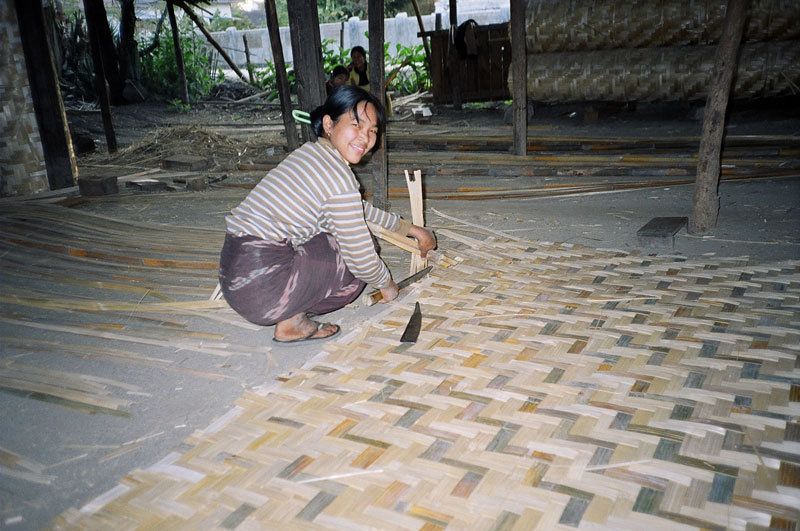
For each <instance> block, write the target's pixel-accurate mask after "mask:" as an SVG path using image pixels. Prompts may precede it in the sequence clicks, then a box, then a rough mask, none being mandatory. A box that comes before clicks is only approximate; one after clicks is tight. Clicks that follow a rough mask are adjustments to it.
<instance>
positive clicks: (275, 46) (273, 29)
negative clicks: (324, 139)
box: [264, 0, 300, 151]
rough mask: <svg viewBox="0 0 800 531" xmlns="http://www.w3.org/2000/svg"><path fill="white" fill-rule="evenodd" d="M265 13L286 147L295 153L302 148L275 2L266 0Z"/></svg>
mask: <svg viewBox="0 0 800 531" xmlns="http://www.w3.org/2000/svg"><path fill="white" fill-rule="evenodd" d="M264 11H265V12H266V16H267V29H268V31H269V42H270V45H271V46H272V61H273V63H274V64H275V77H276V81H277V85H278V97H279V98H280V102H281V111H282V114H283V127H284V129H285V130H286V145H287V147H288V148H289V151H294V150H295V149H297V148H298V147H300V138H299V137H298V136H297V125H296V124H295V123H294V118H292V94H291V92H290V90H289V78H288V76H287V75H286V63H285V62H284V59H283V44H282V43H281V28H280V25H278V11H277V9H276V7H275V0H264Z"/></svg>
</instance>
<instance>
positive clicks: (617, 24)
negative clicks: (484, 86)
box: [526, 0, 800, 53]
mask: <svg viewBox="0 0 800 531" xmlns="http://www.w3.org/2000/svg"><path fill="white" fill-rule="evenodd" d="M726 6H727V1H719V0H717V1H713V0H709V1H686V0H642V1H638V2H598V1H597V0H571V1H566V2H565V1H562V0H529V1H528V6H527V9H526V26H527V30H526V34H527V52H528V53H542V52H566V51H584V50H607V49H614V48H651V47H659V46H686V45H698V44H713V43H716V42H718V40H719V36H720V35H721V34H722V25H723V22H724V20H725V10H726ZM745 39H746V40H748V41H773V40H794V39H800V2H797V0H753V1H751V2H750V6H749V11H748V22H747V26H746V28H745Z"/></svg>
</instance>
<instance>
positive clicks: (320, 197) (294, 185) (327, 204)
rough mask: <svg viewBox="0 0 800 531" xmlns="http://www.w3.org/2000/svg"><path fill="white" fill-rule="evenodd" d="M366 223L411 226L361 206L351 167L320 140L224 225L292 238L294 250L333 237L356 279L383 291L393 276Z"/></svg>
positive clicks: (293, 157) (404, 229) (276, 172)
mask: <svg viewBox="0 0 800 531" xmlns="http://www.w3.org/2000/svg"><path fill="white" fill-rule="evenodd" d="M365 219H366V220H369V221H371V222H373V223H377V224H378V225H380V226H382V227H384V228H387V229H390V230H394V231H397V232H400V233H402V234H407V233H408V229H409V228H410V227H411V224H410V223H409V222H408V221H405V220H403V219H402V218H400V216H398V215H397V214H391V213H388V212H384V211H383V210H380V209H378V208H375V207H373V206H372V205H370V204H369V203H367V202H365V201H362V199H361V194H360V193H359V191H358V181H357V180H356V178H355V175H353V172H352V170H351V169H350V165H349V163H348V162H347V161H346V160H345V159H344V157H342V156H341V154H339V152H338V151H337V150H336V148H335V147H334V146H333V145H332V144H331V143H330V142H329V141H328V140H326V139H324V138H321V139H319V140H317V141H316V142H307V143H305V144H303V145H302V146H300V147H299V148H298V149H296V150H295V151H293V152H292V153H290V154H289V155H288V156H287V157H286V158H285V159H284V160H283V161H282V162H281V163H280V164H279V165H278V166H277V167H275V168H273V169H272V170H270V171H269V173H267V175H266V176H265V177H264V178H263V179H262V180H261V182H259V183H258V185H256V187H255V188H254V189H253V190H252V191H251V192H250V194H248V196H247V197H246V198H245V200H244V201H242V202H241V203H240V204H239V206H237V207H236V208H234V209H233V210H232V211H231V214H230V215H229V216H227V217H226V218H225V221H226V223H227V228H228V231H229V232H231V233H233V234H237V235H251V236H256V237H258V238H263V239H269V240H276V241H284V240H286V239H289V240H290V241H291V242H292V245H293V246H294V247H297V246H298V245H301V244H303V243H305V242H307V241H308V240H310V239H311V238H313V237H314V236H316V235H317V234H319V233H320V232H329V233H330V234H332V235H333V236H334V237H335V238H336V240H337V241H338V242H339V248H340V250H341V253H342V258H343V259H344V262H345V264H346V265H347V268H348V269H349V270H350V272H351V273H352V274H353V276H355V277H356V278H359V279H361V280H363V281H364V282H366V283H367V284H370V285H372V286H375V287H377V288H383V287H386V285H387V284H388V283H389V281H390V279H391V274H390V273H389V269H388V268H387V267H386V264H384V263H383V261H382V260H381V259H380V257H379V256H378V253H377V252H376V251H375V246H374V244H373V242H372V237H371V234H370V232H369V228H368V227H367V224H366V221H365Z"/></svg>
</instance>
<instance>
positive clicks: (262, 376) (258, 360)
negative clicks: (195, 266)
mask: <svg viewBox="0 0 800 531" xmlns="http://www.w3.org/2000/svg"><path fill="white" fill-rule="evenodd" d="M422 103H424V102H422V101H416V102H412V104H411V105H408V106H402V105H400V106H397V107H396V108H395V115H394V116H393V117H392V119H391V121H390V124H389V137H390V138H391V137H392V136H393V135H394V136H395V137H396V138H400V137H402V136H403V135H409V136H410V135H421V134H429V135H431V137H447V136H448V135H452V136H464V135H469V134H478V135H482V136H481V138H484V139H485V138H490V137H491V135H508V134H510V131H511V129H510V125H509V124H508V123H506V121H505V116H506V111H507V109H506V107H505V105H503V104H502V103H498V104H492V105H469V106H466V107H465V108H464V109H463V110H461V111H454V110H453V109H452V108H451V107H449V106H438V107H437V106H431V110H432V112H433V115H432V116H431V118H430V120H429V121H427V123H417V122H416V121H415V120H414V117H413V116H412V107H413V106H414V105H420V104H422ZM587 107H588V106H587V105H585V104H580V105H578V104H576V105H560V106H536V107H535V108H533V109H532V115H531V117H530V121H529V136H541V137H559V138H562V139H564V138H576V137H580V138H595V139H598V140H609V139H615V138H647V139H653V138H662V139H663V138H672V137H675V138H678V137H691V136H697V135H699V132H700V120H699V118H698V117H699V109H698V108H697V107H696V106H691V105H688V104H682V105H666V104H659V105H655V104H653V105H639V106H637V107H636V108H635V109H633V108H631V107H629V106H610V105H594V106H592V110H593V111H596V112H597V119H596V121H593V120H591V119H589V120H586V115H587ZM68 114H69V118H70V125H71V127H72V130H73V132H79V133H85V134H87V135H89V136H90V137H92V138H93V139H94V141H95V142H96V144H97V150H96V151H95V152H94V153H87V154H82V155H80V157H79V168H80V170H81V173H82V175H86V174H89V173H92V172H103V171H111V170H112V169H113V171H116V172H121V174H122V175H130V174H132V173H136V172H143V171H153V170H155V169H157V168H159V165H160V161H161V160H162V159H163V157H164V155H165V154H174V153H183V154H188V153H195V154H196V153H202V154H205V155H207V156H208V158H209V159H210V160H211V168H210V169H209V170H207V171H205V172H204V173H203V174H204V175H206V176H207V177H208V181H209V183H210V186H209V187H208V188H207V189H206V190H203V191H198V192H190V191H185V190H182V189H178V188H175V189H168V190H165V191H161V192H140V191H136V190H133V189H130V188H126V187H125V186H120V193H119V194H115V195H109V196H101V197H82V198H81V197H72V198H69V200H68V201H66V202H65V203H64V204H65V205H68V206H69V207H70V208H71V209H74V211H75V212H80V213H86V214H91V215H98V216H104V217H105V218H97V219H98V220H101V219H109V218H110V219H111V220H119V221H123V222H127V223H147V224H148V229H149V230H154V231H155V230H157V229H158V227H163V228H164V234H166V235H168V236H167V237H169V238H173V240H174V242H175V244H176V245H177V244H179V243H181V242H182V239H184V238H185V237H186V236H184V235H183V231H185V232H186V233H188V234H196V232H193V231H198V230H201V229H202V230H207V231H209V233H210V232H213V236H214V237H217V236H218V235H219V234H222V233H223V232H224V217H225V215H226V214H227V213H228V212H229V211H230V209H231V208H233V207H235V206H236V205H237V204H238V202H239V201H241V200H242V199H243V198H244V197H245V195H246V194H247V192H248V190H249V187H251V186H252V185H253V184H255V183H256V182H257V181H258V180H259V179H260V178H261V177H262V176H263V174H264V171H265V170H263V169H240V168H242V167H244V168H248V167H252V165H258V164H270V163H274V162H275V161H277V160H279V159H280V157H281V155H282V154H283V153H284V152H285V147H284V146H285V142H284V140H283V125H282V120H281V117H280V113H279V110H278V108H277V107H276V106H274V105H256V104H248V105H241V104H233V103H230V102H221V101H216V102H205V103H200V104H196V105H193V107H192V110H191V111H189V112H185V113H178V112H173V111H170V110H169V109H168V108H167V106H166V105H164V104H160V103H145V104H138V105H129V106H125V107H119V108H115V109H114V111H113V117H114V124H115V128H116V133H117V140H118V143H119V145H120V148H121V150H120V152H119V153H117V154H116V155H114V156H111V157H109V156H108V154H107V153H106V150H105V147H104V133H103V129H102V122H101V119H100V115H99V113H98V112H97V111H96V110H80V109H71V110H70V111H69V113H68ZM728 134H730V135H739V136H765V135H774V136H781V137H787V138H788V139H789V140H790V142H789V144H790V146H788V147H786V148H783V149H785V152H786V153H788V154H787V155H786V156H785V157H784V162H782V163H780V164H782V165H783V166H782V168H783V169H785V170H786V171H783V172H782V173H781V174H780V175H776V176H775V177H774V178H759V179H742V180H737V181H730V182H724V183H723V184H722V185H721V187H720V196H721V199H720V203H721V208H720V217H719V221H718V223H717V226H716V227H715V228H714V229H713V230H712V231H711V232H709V233H708V234H705V235H691V234H687V232H686V229H685V228H683V229H681V230H680V231H679V232H678V233H677V234H676V235H675V239H674V244H670V243H671V242H669V243H664V242H656V243H654V242H644V243H642V242H641V241H640V240H639V239H638V238H637V234H636V233H637V230H638V229H639V228H641V227H642V226H643V225H644V224H646V223H647V222H648V221H649V220H650V219H652V218H653V217H659V216H661V217H674V216H679V217H683V216H689V215H691V207H692V193H693V188H692V186H690V185H685V184H674V185H665V186H652V187H643V188H629V189H624V190H623V189H620V190H604V191H596V192H585V191H583V192H580V193H578V192H576V193H567V194H563V195H547V196H539V197H535V196H529V197H514V198H498V197H493V198H490V199H484V200H479V201H476V200H466V199H464V198H460V199H443V198H440V199H432V198H429V199H427V200H426V201H425V215H426V224H427V225H428V226H429V227H431V228H433V229H434V230H435V231H440V234H439V237H438V241H439V246H440V249H443V250H446V249H448V248H455V247H457V246H458V244H459V243H458V241H455V240H453V239H452V238H450V237H448V236H446V234H447V232H448V231H451V232H452V231H453V230H454V229H457V230H458V231H459V233H460V234H463V235H467V236H469V237H472V238H486V237H513V238H520V239H524V240H530V241H543V242H544V241H546V242H563V243H568V244H574V245H577V246H590V247H595V248H603V249H609V248H610V249H618V250H620V251H623V252H626V253H629V252H638V253H642V254H654V253H658V254H674V255H676V256H683V257H727V256H748V257H750V258H751V260H753V261H756V262H771V263H772V262H781V261H784V260H797V259H800V230H798V227H800V208H798V207H800V179H798V177H799V176H800V170H798V169H797V168H798V167H800V160H798V159H799V158H800V155H798V152H797V148H798V135H800V105H797V101H796V99H795V100H794V101H792V102H785V101H784V102H777V103H776V102H773V103H772V104H771V105H768V106H765V105H762V104H755V103H750V104H746V105H745V104H741V105H738V106H736V107H735V108H734V109H733V112H732V114H731V120H730V121H729V124H728ZM792 150H794V151H792ZM434 155H436V156H440V155H442V154H441V153H432V152H430V151H428V150H425V149H423V148H420V147H417V148H406V149H405V150H404V153H403V156H404V157H406V158H405V159H404V160H409V161H412V162H411V163H409V164H410V165H411V167H410V168H409V169H413V167H414V165H413V161H414V160H415V157H416V158H418V159H419V162H420V163H428V162H429V161H430V160H431V159H433V158H435V157H434ZM393 156H399V154H398V153H397V152H393V151H391V150H390V151H389V157H390V159H391V158H392V157H393ZM443 156H445V157H446V156H448V155H447V154H445V155H443ZM465 156H467V155H466V154H465V153H464V152H459V151H454V152H453V154H452V157H453V159H454V160H455V159H457V158H459V157H465ZM683 156H685V153H684V152H682V151H679V152H676V157H683ZM501 158H502V157H501ZM506 158H507V157H506ZM492 160H494V159H492ZM498 160H499V159H498ZM501 162H502V164H509V162H508V161H507V160H504V161H494V162H490V163H489V164H488V168H489V170H492V168H494V167H495V166H499V165H501ZM248 165H249V166H248ZM390 165H391V162H390ZM445 166H446V165H445ZM461 167H466V168H467V170H468V169H469V164H468V163H462V166H461ZM792 168H794V170H792ZM445 169H446V168H445ZM524 169H525V167H524V166H520V174H518V175H514V174H508V173H506V174H502V173H500V174H493V175H492V176H491V177H489V176H487V173H486V172H483V171H481V172H473V173H470V172H469V171H467V170H464V171H462V172H461V173H458V172H453V173H448V172H447V171H444V170H443V171H441V172H439V173H437V174H436V175H424V176H423V178H424V186H425V187H426V189H429V190H434V189H448V190H458V189H465V188H469V189H477V188H489V187H501V188H503V189H514V188H519V189H526V188H529V187H531V186H533V185H534V184H536V185H537V186H538V184H540V183H541V182H546V183H550V184H552V183H556V182H558V180H559V179H562V178H564V179H574V178H575V174H574V173H573V174H570V175H565V176H562V175H554V176H551V177H543V178H542V177H537V176H525V175H523V174H522V173H521V172H522V171H523V170H524ZM356 173H357V175H358V176H359V177H360V178H361V180H362V184H364V185H365V189H369V188H370V183H369V177H368V172H365V171H363V169H361V170H360V169H356ZM548 179H549V180H548ZM401 187H405V182H404V180H403V178H402V176H401V175H399V174H398V173H397V172H395V173H392V174H390V179H389V188H390V190H391V189H393V188H401ZM73 195H74V194H73ZM390 200H391V208H392V210H395V211H397V212H399V213H400V214H402V215H404V216H408V215H409V214H410V208H409V206H408V201H407V199H405V198H402V197H394V198H390ZM150 224H154V225H150ZM217 233H219V234H217ZM382 248H383V257H384V259H385V260H386V262H387V264H388V265H389V267H390V269H391V270H392V273H393V275H394V276H395V277H396V278H398V279H399V278H403V277H405V276H406V275H407V274H408V257H407V255H406V254H405V253H404V252H402V251H399V250H398V249H396V248H393V247H391V246H387V245H384V246H383V247H382ZM87 276H91V271H89V272H87ZM27 282H30V286H31V287H33V288H37V287H39V286H38V285H37V280H36V279H35V278H31V279H30V280H28V281H27ZM40 289H41V288H40ZM75 289H76V292H75V293H74V294H72V295H74V296H75V297H76V298H83V297H84V294H83V293H82V292H81V291H80V290H78V288H75ZM134 302H135V301H134ZM15 311H21V312H22V313H23V314H24V313H25V312H28V311H29V312H30V313H31V314H32V316H31V321H35V320H36V319H37V318H40V317H42V315H44V311H42V313H41V314H40V313H36V311H35V310H28V309H25V310H24V311H22V310H17V309H16V308H11V309H3V312H4V315H11V316H12V317H13V316H14V315H16V314H14V313H13V312H15ZM378 311H379V310H376V309H374V308H373V309H370V308H364V307H358V306H352V307H347V308H344V309H342V310H339V311H338V312H334V314H331V315H330V316H329V319H330V320H331V321H334V322H336V323H338V324H340V325H341V326H342V328H343V329H344V330H345V332H347V331H348V330H354V329H355V328H356V327H357V326H358V324H359V323H363V322H365V321H368V320H370V319H371V318H373V317H374V315H375V314H376V313H377V312H378ZM69 315H70V317H71V318H72V317H73V314H69ZM75 315H77V314H75ZM90 315H91V313H90ZM80 317H81V315H77V316H75V317H74V318H75V319H78V318H80ZM49 318H51V317H50V316H49V315H48V316H47V319H49ZM230 318H235V316H230ZM176 319H177V317H176ZM139 324H140V323H139V322H138V321H137V320H136V319H129V318H128V317H127V316H126V317H125V319H123V320H122V322H121V323H120V324H119V326H120V327H123V328H125V329H127V328H131V327H133V328H135V327H136V326H139ZM142 326H144V325H142ZM148 326H149V325H148ZM183 326H185V327H186V329H187V330H188V331H190V332H192V333H195V334H201V333H203V334H212V333H216V334H219V335H220V337H224V338H225V341H229V342H231V343H232V344H233V345H235V346H236V347H239V348H242V349H251V350H252V351H253V352H257V351H258V352H261V351H266V350H267V349H265V348H264V345H265V344H268V342H269V338H270V337H271V335H272V330H271V327H266V328H263V329H258V330H250V329H242V328H240V327H233V326H225V325H224V323H216V324H213V325H209V324H208V321H206V320H202V319H188V318H187V320H186V323H185V324H184V325H183ZM26 330H27V329H25V330H23V327H22V326H18V327H13V326H5V327H4V328H3V330H2V336H3V337H4V338H8V337H10V338H13V339H15V340H16V341H17V342H18V343H24V342H26V341H30V340H31V339H30V337H29V336H28V334H29V332H27V331H26ZM30 333H31V334H39V335H35V336H32V337H35V338H36V339H35V341H45V340H47V341H53V342H56V341H61V340H62V338H63V337H64V334H55V333H53V334H45V333H39V332H30ZM51 336H52V337H51ZM70 338H71V336H70ZM209 341H210V340H209ZM120 348H121V347H120ZM131 348H134V347H131ZM230 348H231V349H232V348H233V347H230ZM135 349H136V351H137V354H138V355H141V356H150V357H151V358H149V359H156V358H158V359H163V360H164V361H165V363H166V362H169V364H168V366H169V367H170V368H181V369H183V368H184V367H185V368H187V370H188V369H189V368H190V369H191V370H192V371H197V372H198V373H199V372H200V371H207V372H213V373H214V374H220V375H221V376H220V379H219V380H215V381H211V380H208V381H207V380H202V379H199V378H194V379H193V377H192V376H191V375H189V373H188V372H187V373H186V374H184V375H182V376H176V374H175V373H171V372H168V371H165V370H160V369H158V368H155V369H148V368H146V367H145V368H139V367H133V366H130V367H129V366H114V367H111V368H108V367H107V366H104V365H103V364H101V363H100V362H96V361H92V360H91V359H90V358H86V359H84V358H80V359H79V360H78V361H72V360H68V359H61V358H58V359H59V360H60V361H59V362H58V363H59V364H60V367H59V368H60V369H61V370H64V371H68V370H71V371H74V372H76V373H82V372H87V373H91V374H96V375H97V376H98V377H103V378H108V379H111V378H116V379H118V380H124V381H125V382H129V383H131V386H132V387H131V388H132V389H133V384H135V391H136V392H135V393H133V392H130V393H128V394H127V395H126V397H127V398H128V399H130V400H132V401H133V402H134V405H133V406H132V407H131V409H132V415H131V417H130V418H129V419H123V418H121V417H108V418H101V416H90V415H85V414H82V413H74V412H72V411H70V412H68V414H65V413H62V411H61V409H59V408H58V407H57V406H52V405H51V404H47V403H42V402H36V401H34V400H27V399H25V398H24V397H19V396H10V395H9V396H8V397H4V400H2V406H0V407H2V418H3V425H4V428H5V427H6V426H15V427H17V428H16V429H14V430H9V429H2V430H0V447H2V448H4V449H8V450H10V451H13V452H16V453H17V454H19V455H22V456H24V457H25V458H26V459H29V460H30V462H36V463H42V464H43V465H44V467H43V468H42V470H41V471H40V472H42V474H46V475H42V476H37V477H39V478H40V479H41V478H42V477H43V478H45V479H44V480H41V481H40V482H38V483H37V482H35V481H26V480H25V477H23V476H19V477H15V478H13V481H14V483H13V484H11V485H10V486H6V487H3V500H4V501H3V507H2V517H1V518H0V522H2V523H0V527H3V528H7V529H38V528H41V527H43V526H46V525H48V522H51V521H52V519H53V518H54V517H56V516H57V515H59V514H60V513H61V512H62V511H64V510H65V509H67V508H70V507H74V508H79V509H80V508H84V507H87V504H90V503H92V500H96V499H97V497H98V496H102V495H103V494H104V493H106V492H108V491H109V489H112V488H114V486H115V485H116V483H117V482H118V481H119V479H120V478H121V477H123V476H124V475H125V474H126V473H128V472H129V471H130V470H132V469H134V468H137V467H147V466H150V465H151V464H153V463H157V462H160V461H161V460H162V459H164V457H165V456H166V455H168V454H169V452H170V451H172V450H173V449H174V448H176V447H179V446H180V445H181V442H182V441H183V440H185V439H186V437H188V436H189V435H190V434H191V433H192V431H193V430H196V429H202V428H205V427H207V426H209V424H210V423H212V422H213V421H214V420H215V419H217V418H219V417H220V416H221V415H223V414H225V412H226V411H228V410H229V409H230V405H231V404H232V403H233V401H234V400H235V399H236V398H237V397H238V396H239V395H240V394H241V393H242V391H243V390H244V389H252V388H255V387H262V386H268V385H270V383H271V382H274V379H275V377H276V376H277V375H280V374H282V373H285V372H287V371H291V370H292V369H293V368H295V367H298V366H300V365H302V363H304V362H305V361H306V360H308V359H309V358H310V357H312V356H314V355H315V354H316V351H306V352H299V353H298V352H297V351H291V350H290V349H288V348H278V347H272V348H271V351H270V352H269V354H263V355H262V354H253V355H247V356H239V355H236V354H231V356H230V357H229V358H225V359H223V361H222V362H221V361H220V358H219V357H215V356H211V355H205V356H204V355H199V354H196V353H191V355H187V354H186V353H184V352H182V351H181V349H180V348H161V347H152V346H147V345H138V346H136V347H135ZM258 349H261V350H258ZM24 356H28V358H31V356H29V355H28V354H24V353H23V354H20V353H18V352H16V350H15V349H13V348H8V349H6V350H5V351H4V357H3V359H4V361H5V360H6V359H7V357H24ZM267 356H268V357H267ZM46 363H52V362H50V361H47V362H46ZM120 367H123V368H120ZM106 371H107V372H106ZM109 381H110V380H109ZM67 418H68V419H69V421H68V422H66V421H65V419H67ZM87 439H90V440H91V444H87V442H86V441H87ZM45 480H46V481H45Z"/></svg>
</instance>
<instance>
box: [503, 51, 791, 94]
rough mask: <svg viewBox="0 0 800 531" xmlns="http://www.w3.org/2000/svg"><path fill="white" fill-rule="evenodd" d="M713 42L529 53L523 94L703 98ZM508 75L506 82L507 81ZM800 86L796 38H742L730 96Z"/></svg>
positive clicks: (710, 69)
mask: <svg viewBox="0 0 800 531" xmlns="http://www.w3.org/2000/svg"><path fill="white" fill-rule="evenodd" d="M715 50H716V47H715V46H685V47H669V48H639V49H619V50H600V51H592V52H563V53H544V54H532V55H528V56H527V58H528V73H527V75H528V83H527V93H528V99H531V100H534V101H541V102H560V101H592V100H603V101H691V100H698V99H705V98H706V96H707V95H708V92H707V91H708V87H709V86H710V83H711V76H712V73H713V71H714V53H715ZM512 82H513V79H512V76H509V86H511V85H512ZM798 86H800V43H799V41H781V42H766V43H746V44H744V45H742V47H741V55H740V58H739V64H738V69H737V71H736V77H735V79H734V87H733V93H732V97H734V98H754V97H762V98H765V97H773V96H785V95H791V94H794V93H795V92H796V90H797V87H798Z"/></svg>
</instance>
